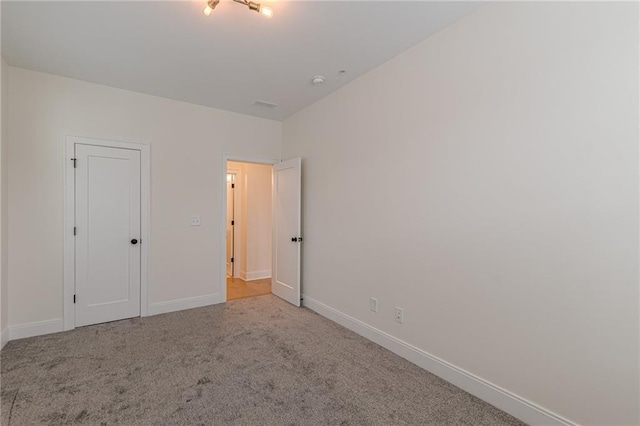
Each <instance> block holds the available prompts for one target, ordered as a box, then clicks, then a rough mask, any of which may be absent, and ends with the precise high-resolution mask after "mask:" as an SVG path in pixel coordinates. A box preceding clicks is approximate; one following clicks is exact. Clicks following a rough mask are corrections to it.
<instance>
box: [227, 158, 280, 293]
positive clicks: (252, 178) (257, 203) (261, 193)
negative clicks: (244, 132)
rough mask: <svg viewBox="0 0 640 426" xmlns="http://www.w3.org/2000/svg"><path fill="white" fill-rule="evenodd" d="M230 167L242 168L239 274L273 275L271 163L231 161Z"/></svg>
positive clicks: (252, 277)
mask: <svg viewBox="0 0 640 426" xmlns="http://www.w3.org/2000/svg"><path fill="white" fill-rule="evenodd" d="M228 168H230V169H234V170H239V171H240V173H238V175H237V176H236V194H237V196H238V197H239V198H240V200H239V201H240V202H239V205H238V204H237V205H238V206H239V212H236V217H237V222H236V225H237V227H236V231H237V232H239V235H240V244H238V247H236V249H237V251H236V253H238V254H239V256H238V259H239V262H238V263H237V264H238V267H239V269H240V270H239V274H238V276H239V277H240V278H242V279H244V280H249V281H250V280H255V279H261V278H269V277H271V251H272V248H271V243H272V242H271V227H272V224H273V223H272V208H271V204H272V199H271V188H272V183H271V173H272V167H271V165H265V164H253V163H240V162H234V161H229V163H228Z"/></svg>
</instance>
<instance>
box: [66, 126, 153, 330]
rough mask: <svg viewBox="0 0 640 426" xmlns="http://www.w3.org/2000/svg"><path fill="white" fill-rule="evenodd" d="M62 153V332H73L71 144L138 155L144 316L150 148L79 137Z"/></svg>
mask: <svg viewBox="0 0 640 426" xmlns="http://www.w3.org/2000/svg"><path fill="white" fill-rule="evenodd" d="M65 139H66V140H65V149H64V173H65V185H64V271H63V322H64V330H65V331H67V330H73V329H74V328H75V309H74V303H73V296H74V293H75V286H76V283H75V249H76V247H75V237H74V235H73V228H74V226H75V173H74V171H75V170H74V167H73V161H72V159H73V158H74V154H75V144H84V145H96V146H105V147H110V148H125V149H133V150H138V151H140V240H141V244H140V316H143V317H145V316H147V315H148V307H149V304H148V294H149V249H150V242H151V238H150V237H151V236H150V223H149V217H150V210H151V192H150V189H151V167H150V166H151V165H150V160H151V152H150V151H151V147H150V145H149V143H148V142H146V141H117V140H112V139H98V138H91V137H82V136H67V137H66V138H65Z"/></svg>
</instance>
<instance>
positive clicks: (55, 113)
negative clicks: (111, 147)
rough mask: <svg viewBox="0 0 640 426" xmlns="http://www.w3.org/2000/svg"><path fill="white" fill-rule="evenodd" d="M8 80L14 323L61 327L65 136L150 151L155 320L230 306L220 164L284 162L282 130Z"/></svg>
mask: <svg viewBox="0 0 640 426" xmlns="http://www.w3.org/2000/svg"><path fill="white" fill-rule="evenodd" d="M9 80H10V84H9V117H8V122H9V148H8V155H9V181H10V182H12V183H11V185H10V186H9V227H10V229H11V230H12V232H11V233H10V235H9V297H10V299H11V309H10V312H9V325H18V324H25V323H31V322H36V321H47V320H52V319H58V318H62V268H63V257H62V255H63V253H62V247H63V213H64V212H63V186H64V185H63V166H64V162H65V161H67V160H66V159H65V158H64V142H65V135H80V136H93V137H100V138H107V139H116V140H144V141H149V142H150V144H151V246H150V277H149V298H150V300H149V302H150V304H151V307H152V308H153V306H158V308H157V309H151V311H152V312H154V311H155V312H157V311H158V310H159V309H160V310H166V309H171V306H174V307H177V308H178V307H180V306H184V305H183V304H181V302H180V301H181V300H183V299H186V298H194V297H204V299H202V300H207V301H223V300H219V295H220V290H221V286H223V285H225V283H220V276H221V272H220V271H219V267H220V264H221V262H220V259H221V257H224V255H225V254H224V253H220V247H221V244H220V242H221V240H220V238H224V234H221V230H220V222H221V220H222V219H221V216H220V215H221V214H222V212H223V210H222V209H223V208H224V200H223V199H222V184H223V183H222V182H221V181H220V179H221V176H222V170H221V168H222V167H223V161H222V156H223V153H228V154H235V155H243V156H255V157H263V158H279V157H280V144H281V123H279V122H275V121H270V120H265V119H258V118H254V117H249V116H244V115H240V114H235V113H230V112H225V111H220V110H215V109H211V108H205V107H200V106H196V105H191V104H186V103H181V102H177V101H172V100H168V99H163V98H157V97H153V96H148V95H142V94H138V93H133V92H128V91H124V90H119V89H114V88H109V87H105V86H100V85H96V84H91V83H86V82H82V81H77V80H72V79H67V78H62V77H57V76H53V75H48V74H42V73H37V72H32V71H27V70H24V69H19V68H14V67H9ZM196 215H197V216H201V219H202V226H200V227H190V226H189V218H190V216H196ZM171 301H176V302H175V303H174V304H171V303H169V304H168V305H167V304H164V302H171Z"/></svg>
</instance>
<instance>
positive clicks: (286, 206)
mask: <svg viewBox="0 0 640 426" xmlns="http://www.w3.org/2000/svg"><path fill="white" fill-rule="evenodd" d="M301 169H302V161H301V159H300V158H293V159H291V160H287V161H283V162H281V163H278V164H274V165H273V271H272V278H271V291H272V292H273V294H275V295H276V296H278V297H280V298H282V299H284V300H286V301H287V302H289V303H291V304H294V305H296V306H300V243H301V242H302V236H301V234H300V215H301V195H302V194H301V190H302V184H301V177H302V174H301Z"/></svg>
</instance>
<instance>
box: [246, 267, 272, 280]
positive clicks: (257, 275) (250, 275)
mask: <svg viewBox="0 0 640 426" xmlns="http://www.w3.org/2000/svg"><path fill="white" fill-rule="evenodd" d="M265 278H271V269H265V270H264V271H252V272H247V273H246V274H245V277H244V280H245V281H253V280H263V279H265Z"/></svg>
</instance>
